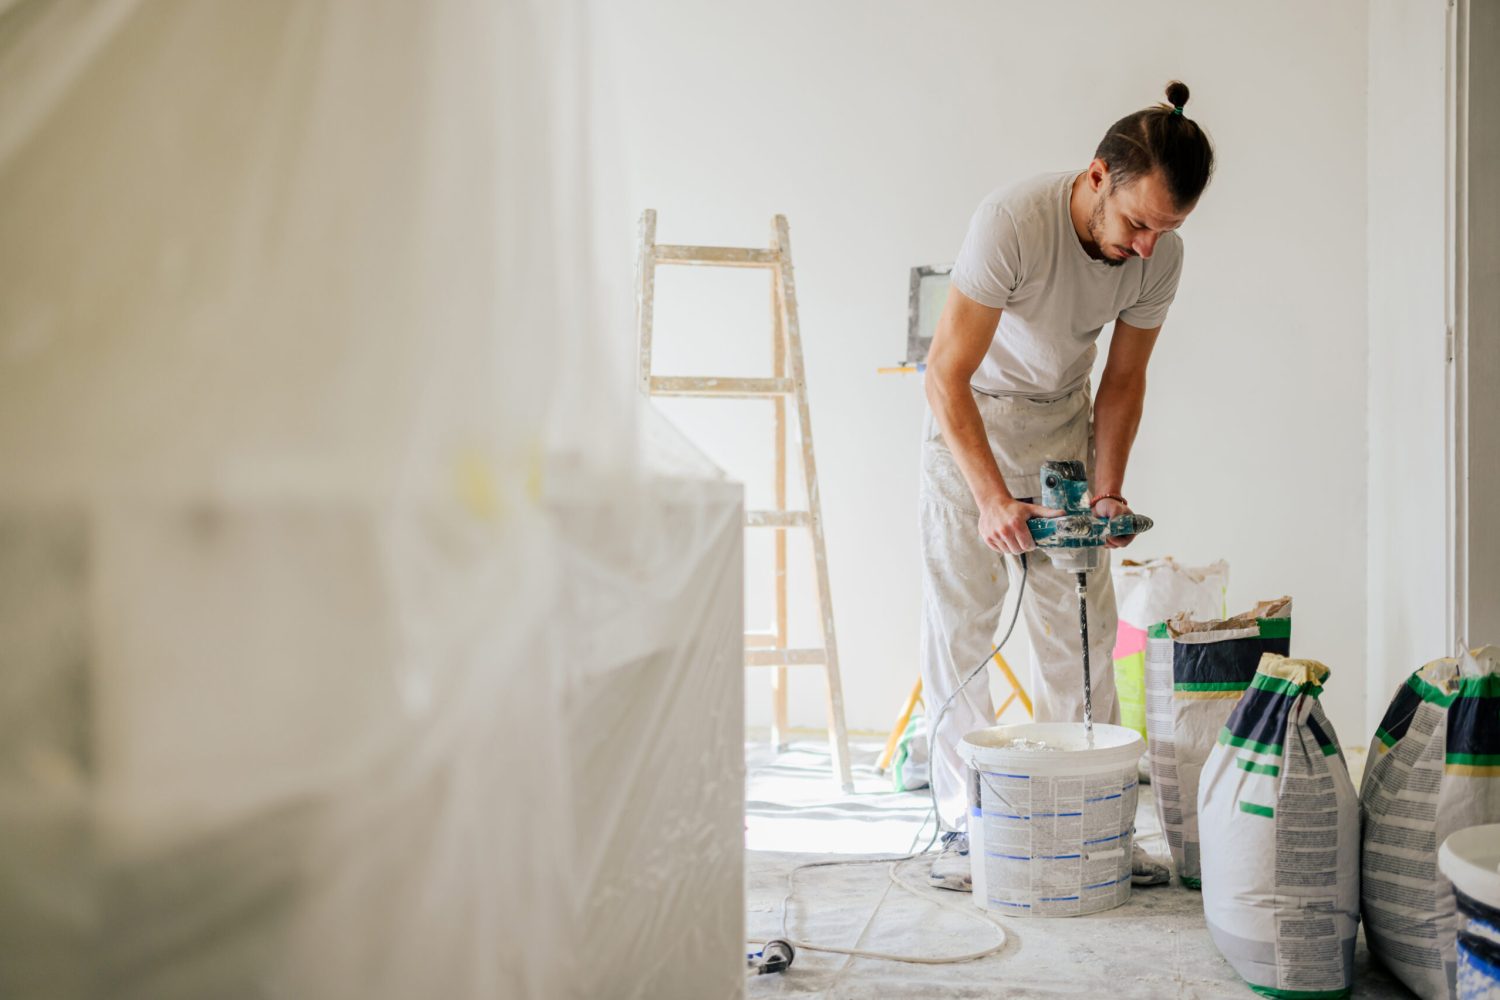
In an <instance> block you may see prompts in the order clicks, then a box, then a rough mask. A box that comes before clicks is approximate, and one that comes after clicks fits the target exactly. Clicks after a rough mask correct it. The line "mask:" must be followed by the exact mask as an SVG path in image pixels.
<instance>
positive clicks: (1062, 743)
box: [959, 722, 1146, 917]
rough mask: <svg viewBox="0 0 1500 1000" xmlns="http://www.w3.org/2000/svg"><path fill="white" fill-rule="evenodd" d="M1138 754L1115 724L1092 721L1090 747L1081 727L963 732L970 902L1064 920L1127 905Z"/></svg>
mask: <svg viewBox="0 0 1500 1000" xmlns="http://www.w3.org/2000/svg"><path fill="white" fill-rule="evenodd" d="M1018 741H1023V742H1021V743H1020V745H1017V742H1018ZM1037 744H1042V745H1044V746H1045V748H1042V747H1038V746H1037ZM1145 749H1146V741H1145V740H1143V739H1141V736H1140V734H1139V733H1137V732H1135V731H1133V730H1130V729H1127V728H1125V727H1124V726H1110V725H1104V724H1096V725H1095V726H1094V732H1093V737H1092V741H1090V740H1089V739H1088V738H1087V737H1086V734H1085V731H1084V728H1083V723H1081V722H1025V723H1019V724H1016V725H1009V726H994V727H992V728H989V729H979V730H976V731H974V732H972V733H969V734H968V735H967V736H965V737H964V739H963V742H962V743H961V744H960V746H959V753H960V755H961V756H962V757H963V759H964V761H965V763H967V764H968V766H969V863H970V865H971V866H972V868H973V879H974V903H975V905H977V906H980V907H982V908H984V909H986V910H991V911H994V912H996V913H1005V914H1011V915H1015V916H1034V917H1073V916H1080V915H1082V914H1085V913H1098V912H1099V911H1100V910H1108V909H1111V908H1113V907H1116V906H1119V905H1120V904H1121V903H1123V902H1125V901H1126V900H1127V899H1129V898H1130V848H1131V841H1132V839H1133V837H1134V835H1135V800H1136V787H1137V786H1136V764H1137V762H1138V761H1139V760H1140V757H1141V754H1142V753H1143V752H1144V751H1145Z"/></svg>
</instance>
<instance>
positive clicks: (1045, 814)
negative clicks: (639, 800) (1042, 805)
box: [1031, 812, 1083, 818]
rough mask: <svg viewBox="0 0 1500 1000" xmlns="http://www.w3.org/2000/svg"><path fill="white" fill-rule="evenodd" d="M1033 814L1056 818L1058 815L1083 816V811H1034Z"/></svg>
mask: <svg viewBox="0 0 1500 1000" xmlns="http://www.w3.org/2000/svg"><path fill="white" fill-rule="evenodd" d="M1031 815H1033V816H1049V817H1053V818H1056V817H1058V816H1082V815H1083V813H1081V812H1076V813H1032V814H1031Z"/></svg>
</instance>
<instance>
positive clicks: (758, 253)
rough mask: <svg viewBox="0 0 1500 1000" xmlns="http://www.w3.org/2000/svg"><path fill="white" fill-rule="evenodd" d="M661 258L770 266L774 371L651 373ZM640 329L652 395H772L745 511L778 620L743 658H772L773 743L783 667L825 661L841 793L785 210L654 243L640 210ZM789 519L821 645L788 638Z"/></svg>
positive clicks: (777, 735)
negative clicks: (768, 553)
mask: <svg viewBox="0 0 1500 1000" xmlns="http://www.w3.org/2000/svg"><path fill="white" fill-rule="evenodd" d="M661 264H680V265H690V266H692V265H696V266H706V267H759V268H765V269H766V270H769V271H770V272H771V317H772V330H771V345H772V371H771V375H772V377H771V378H729V377H709V376H673V377H664V376H660V375H653V374H651V326H652V313H653V308H654V303H655V296H656V268H657V266H658V265H661ZM637 279H638V285H637V289H636V294H637V298H636V328H637V332H638V334H639V337H640V389H641V392H643V393H645V394H646V395H648V396H699V397H718V398H729V399H769V400H771V401H772V405H773V407H774V418H773V434H774V437H775V445H776V482H775V499H776V506H775V507H774V508H772V509H770V510H750V511H746V512H745V526H746V527H747V528H770V529H771V530H773V531H774V532H775V533H776V536H775V550H776V622H775V625H774V627H773V628H771V629H770V630H768V631H756V632H746V633H745V666H747V667H771V668H772V673H771V705H772V714H773V725H772V730H771V742H772V743H774V744H775V745H776V747H777V749H778V750H784V749H785V748H786V739H787V721H786V715H787V711H786V709H787V704H786V692H787V686H786V681H787V673H786V670H787V667H789V666H804V665H821V666H822V667H823V669H824V673H825V675H826V677H827V681H828V742H829V746H830V748H831V751H832V758H833V770H834V773H835V774H836V775H837V776H838V779H839V784H840V786H841V787H842V788H843V790H844V791H845V792H852V791H853V790H854V780H853V778H852V776H851V774H850V771H849V734H848V730H847V729H846V728H845V725H844V689H843V685H842V683H841V682H840V680H839V655H838V642H837V639H836V637H835V634H834V629H833V601H832V599H831V598H830V597H829V590H828V550H827V547H826V546H825V544H824V541H823V515H822V510H821V505H820V503H819V499H818V473H817V466H816V464H815V463H814V461H813V438H812V422H811V418H810V416H809V413H808V406H807V381H806V378H805V376H804V373H803V367H802V332H801V329H800V327H799V326H798V323H797V290H796V285H795V284H794V282H793V279H792V245H791V238H790V236H789V235H788V230H787V223H786V216H784V215H778V216H776V218H775V219H773V220H772V223H771V245H770V247H769V248H765V249H762V248H759V247H709V246H673V245H669V244H665V243H657V242H656V210H655V209H649V208H648V209H647V210H646V211H645V212H643V213H642V214H641V223H640V256H639V258H638V260H637ZM788 398H792V399H795V401H796V405H797V426H798V428H799V430H800V431H801V435H800V436H801V439H802V471H803V481H804V482H805V483H806V485H807V509H806V510H791V509H789V508H788V507H787V486H786V452H787V419H786V418H787V412H786V411H787V400H788ZM792 528H807V529H809V530H810V531H811V532H812V544H813V561H814V563H815V565H816V569H817V583H818V610H819V617H820V620H821V622H822V626H823V645H822V646H820V647H816V648H808V649H793V648H790V646H789V643H788V640H787V587H786V583H787V581H786V538H787V536H786V533H787V531H788V530H789V529H792Z"/></svg>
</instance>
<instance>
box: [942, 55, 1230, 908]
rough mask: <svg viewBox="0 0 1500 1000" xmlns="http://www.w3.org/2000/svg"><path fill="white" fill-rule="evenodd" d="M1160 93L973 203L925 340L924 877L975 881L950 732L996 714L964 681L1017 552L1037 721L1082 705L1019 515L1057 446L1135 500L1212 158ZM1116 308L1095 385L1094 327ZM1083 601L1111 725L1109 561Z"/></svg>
mask: <svg viewBox="0 0 1500 1000" xmlns="http://www.w3.org/2000/svg"><path fill="white" fill-rule="evenodd" d="M1167 99H1168V101H1169V102H1170V103H1169V104H1166V105H1157V106H1155V107H1152V108H1147V109H1145V110H1142V111H1138V112H1136V113H1134V114H1132V115H1128V116H1126V117H1125V118H1122V119H1120V120H1119V121H1118V122H1116V123H1115V124H1114V125H1113V126H1111V127H1110V129H1109V131H1108V133H1106V135H1105V137H1104V140H1103V141H1102V142H1101V143H1100V144H1099V147H1098V150H1097V151H1096V152H1095V154H1094V159H1093V161H1092V162H1091V163H1089V165H1088V168H1087V169H1086V170H1084V171H1083V172H1082V173H1076V172H1074V171H1068V172H1066V173H1062V174H1049V175H1045V176H1042V177H1038V178H1034V179H1032V180H1029V181H1025V182H1023V183H1020V184H1017V185H1014V186H1012V187H1009V188H1005V189H1002V190H1000V191H997V192H995V193H994V194H992V195H990V196H989V197H988V198H986V199H985V200H984V202H983V203H981V204H980V206H979V209H978V211H976V212H975V213H974V217H973V220H972V221H971V223H970V226H969V232H968V236H967V237H966V238H965V240H964V244H963V248H962V249H961V250H960V251H959V255H958V259H957V261H956V262H955V263H954V265H953V272H952V279H951V280H952V286H951V289H950V291H949V293H948V300H947V303H946V304H945V305H944V308H943V315H942V317H941V319H940V320H939V322H938V326H937V330H936V332H935V334H934V335H933V339H932V346H931V348H930V350H929V352H928V356H927V378H926V387H927V400H928V406H929V410H928V415H927V419H926V426H925V433H924V438H925V441H924V444H923V456H922V492H921V512H920V527H921V542H922V550H923V572H924V584H923V605H924V613H923V622H922V645H921V670H922V682H923V687H924V691H925V698H924V700H925V701H926V702H927V705H928V707H929V712H930V713H931V714H932V715H933V716H934V717H936V715H937V714H938V712H939V710H940V708H941V706H943V705H944V704H945V703H947V710H946V712H945V713H944V714H943V717H942V718H941V720H938V721H937V728H936V731H935V732H934V733H933V737H932V739H933V758H932V771H931V774H932V779H931V780H932V782H933V792H934V795H935V798H936V800H937V804H938V813H939V820H940V822H941V823H942V825H943V828H944V829H945V830H946V831H947V832H946V833H945V835H944V848H943V853H942V854H941V855H940V856H939V858H938V860H937V861H936V862H935V863H934V864H933V871H932V881H933V883H934V884H936V885H940V886H942V887H944V888H951V889H958V890H962V891H968V890H969V887H970V885H969V882H970V878H969V859H968V857H967V852H968V838H967V836H966V833H965V829H966V821H967V811H968V810H967V793H966V790H965V787H964V780H965V768H964V764H963V762H962V761H961V760H960V759H959V756H958V743H959V741H960V740H961V739H962V738H963V736H964V734H965V733H968V732H972V731H973V730H975V729H980V728H983V727H985V726H989V725H993V724H994V721H993V720H994V709H993V707H992V703H991V700H990V696H989V688H988V684H987V677H986V674H985V673H984V672H980V674H979V677H978V678H977V679H976V680H975V681H974V682H973V683H971V684H968V685H965V686H963V688H962V690H960V683H961V682H962V681H963V680H964V679H965V678H967V677H969V676H970V674H971V673H972V672H973V671H974V670H975V668H976V667H977V666H978V665H979V664H980V663H982V662H984V661H985V659H986V651H988V650H989V649H990V648H991V645H992V643H993V641H994V639H993V637H994V634H995V631H996V627H997V625H998V624H999V617H1000V613H1001V608H1002V606H1003V605H1004V603H1005V596H1006V592H1007V590H1008V584H1009V577H1010V575H1012V574H1017V573H1018V568H1019V567H1020V566H1024V567H1025V573H1026V576H1025V586H1024V592H1023V596H1022V600H1021V613H1022V614H1023V615H1024V617H1025V622H1026V630H1027V633H1028V634H1029V636H1030V639H1031V646H1032V651H1033V663H1032V677H1033V690H1032V698H1033V702H1034V705H1035V717H1036V720H1037V721H1038V722H1064V721H1070V722H1081V721H1082V719H1083V668H1082V643H1081V640H1080V638H1079V633H1078V628H1077V622H1078V605H1077V597H1076V591H1075V582H1074V577H1073V574H1072V573H1069V572H1066V571H1063V570H1059V569H1058V568H1057V567H1056V566H1054V565H1053V564H1052V563H1051V561H1050V560H1049V559H1048V558H1047V557H1046V555H1045V554H1044V553H1043V552H1042V551H1040V550H1037V551H1033V549H1034V545H1033V543H1032V540H1031V533H1030V531H1029V530H1028V529H1027V526H1026V521H1027V519H1028V518H1031V517H1039V516H1050V515H1055V514H1057V513H1059V512H1058V511H1053V510H1048V509H1046V508H1043V507H1040V506H1038V505H1037V503H1036V500H1037V498H1038V497H1040V495H1041V484H1040V482H1039V478H1038V470H1039V468H1040V466H1041V463H1042V462H1043V461H1045V460H1047V459H1079V460H1083V461H1085V462H1086V463H1087V466H1088V469H1089V476H1090V495H1091V498H1092V501H1091V502H1092V509H1093V511H1094V512H1095V513H1096V514H1100V515H1104V516H1110V517H1112V516H1114V515H1116V514H1122V513H1125V512H1126V511H1128V510H1129V505H1128V504H1127V503H1126V501H1125V498H1124V496H1123V495H1122V491H1123V489H1124V485H1125V467H1126V463H1127V460H1128V459H1129V457H1130V447H1131V444H1132V443H1133V442H1134V440H1135V433H1136V428H1137V426H1138V425H1139V423H1140V419H1141V408H1142V404H1143V401H1144V398H1145V393H1146V364H1147V362H1148V361H1149V360H1150V357H1151V350H1152V347H1153V346H1154V345H1155V343H1156V338H1157V334H1158V333H1159V332H1160V331H1161V327H1162V322H1163V321H1164V320H1165V319H1166V315H1167V310H1168V307H1169V306H1170V305H1171V304H1172V299H1173V297H1174V295H1175V294H1176V291H1177V279H1178V276H1179V275H1180V274H1181V271H1182V256H1183V250H1182V240H1181V238H1180V237H1179V236H1178V235H1177V229H1178V227H1179V226H1181V225H1182V223H1183V221H1184V220H1186V219H1187V217H1188V215H1189V213H1191V212H1192V210H1193V208H1194V207H1195V206H1196V205H1197V202H1198V197H1199V195H1201V194H1202V192H1203V189H1204V187H1205V186H1207V184H1208V179H1209V176H1210V174H1211V173H1212V170H1213V148H1212V145H1211V144H1210V142H1209V139H1208V136H1207V135H1206V134H1205V133H1204V132H1203V130H1202V129H1200V128H1199V127H1198V125H1197V123H1195V122H1193V121H1192V120H1191V119H1189V118H1187V117H1185V116H1184V115H1183V105H1185V104H1186V103H1187V99H1188V88H1187V87H1186V86H1185V85H1183V84H1182V83H1180V82H1177V81H1173V82H1172V83H1170V84H1168V86H1167ZM1111 322H1112V323H1114V337H1113V340H1112V341H1111V343H1110V349H1109V356H1108V359H1107V362H1106V365H1105V368H1104V374H1103V376H1102V378H1101V379H1100V382H1099V392H1098V396H1097V397H1096V398H1093V399H1092V400H1091V399H1090V380H1089V375H1090V372H1091V370H1092V367H1093V363H1094V357H1095V353H1096V349H1095V346H1094V342H1095V341H1096V340H1097V339H1098V337H1099V332H1100V330H1101V329H1102V328H1103V326H1104V324H1106V323H1111ZM1128 542H1129V539H1123V540H1112V541H1111V543H1110V544H1111V547H1118V546H1120V545H1124V544H1127V543H1128ZM1023 553H1024V554H1025V555H1023ZM1006 555H1010V556H1013V557H1016V556H1018V557H1021V559H1024V560H1025V562H1024V563H1023V562H1021V561H1020V560H1018V559H1010V560H1007V559H1005V558H1004V557H1005V556H1006ZM1088 602H1089V640H1090V650H1091V654H1090V657H1091V663H1092V665H1093V674H1094V676H1093V690H1092V694H1093V713H1094V718H1095V719H1098V720H1100V721H1106V722H1113V723H1118V722H1119V718H1120V710H1119V705H1118V703H1117V702H1116V700H1115V685H1114V675H1113V671H1112V669H1111V668H1110V664H1111V663H1112V658H1111V651H1112V649H1113V645H1114V639H1115V622H1116V618H1115V599H1114V588H1113V586H1112V584H1111V582H1110V573H1109V562H1108V559H1107V558H1106V559H1105V564H1104V566H1103V567H1102V568H1100V569H1099V570H1096V571H1094V572H1092V573H1090V574H1089V592H1088ZM950 699H951V700H950ZM1136 869H1137V872H1136V875H1137V879H1136V881H1137V884H1152V883H1154V882H1159V881H1165V880H1166V870H1165V869H1164V868H1162V867H1161V866H1160V865H1155V864H1154V863H1152V862H1151V861H1150V860H1149V859H1148V858H1147V857H1146V856H1145V855H1144V854H1143V853H1140V852H1139V850H1138V851H1137V855H1136Z"/></svg>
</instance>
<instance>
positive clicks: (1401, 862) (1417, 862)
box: [1360, 646, 1500, 1000]
mask: <svg viewBox="0 0 1500 1000" xmlns="http://www.w3.org/2000/svg"><path fill="white" fill-rule="evenodd" d="M1370 750H1371V754H1372V756H1373V758H1374V759H1373V760H1371V761H1370V764H1369V768H1368V770H1366V771H1365V777H1364V781H1363V782H1362V783H1361V784H1360V808H1361V810H1362V811H1363V813H1364V855H1363V861H1362V871H1361V875H1362V880H1361V883H1360V884H1361V886H1362V888H1361V890H1360V902H1361V905H1362V907H1363V911H1364V920H1365V939H1366V940H1367V941H1368V942H1369V944H1370V951H1371V952H1372V953H1373V954H1374V955H1375V956H1376V957H1377V958H1379V959H1380V960H1381V962H1382V963H1384V964H1385V966H1386V967H1387V968H1389V969H1390V970H1391V971H1392V972H1393V973H1395V974H1396V976H1397V977H1399V978H1400V979H1401V981H1402V982H1403V983H1405V984H1406V985H1407V986H1408V987H1410V988H1411V990H1412V991H1413V992H1414V993H1416V994H1417V995H1418V996H1421V997H1425V998H1428V1000H1433V998H1437V997H1451V996H1453V995H1454V975H1455V969H1456V963H1457V958H1458V956H1457V950H1456V944H1455V940H1456V935H1457V927H1458V922H1459V918H1458V914H1457V912H1456V908H1455V903H1454V898H1453V883H1451V882H1450V881H1449V880H1448V879H1447V878H1446V877H1445V876H1444V875H1443V874H1442V872H1441V870H1440V869H1439V867H1438V845H1439V844H1441V843H1442V842H1443V840H1444V839H1446V838H1447V836H1448V835H1449V834H1450V833H1453V832H1454V831H1456V830H1462V829H1464V828H1465V827H1470V826H1478V825H1480V824H1484V823H1500V648H1496V647H1494V646H1486V647H1484V648H1483V649H1476V650H1474V651H1473V652H1472V653H1467V654H1465V655H1464V656H1462V657H1458V658H1456V659H1455V658H1445V659H1441V660H1434V661H1433V662H1431V663H1429V664H1427V665H1426V666H1424V667H1422V669H1420V670H1418V671H1417V672H1416V673H1414V674H1412V675H1411V676H1410V677H1408V678H1407V679H1406V683H1405V684H1403V685H1401V688H1400V690H1398V691H1397V692H1396V697H1395V698H1394V699H1392V701H1391V705H1390V708H1388V709H1387V710H1386V713H1385V717H1384V718H1383V719H1381V720H1380V726H1379V728H1377V729H1376V730H1375V738H1374V739H1372V740H1370Z"/></svg>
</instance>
